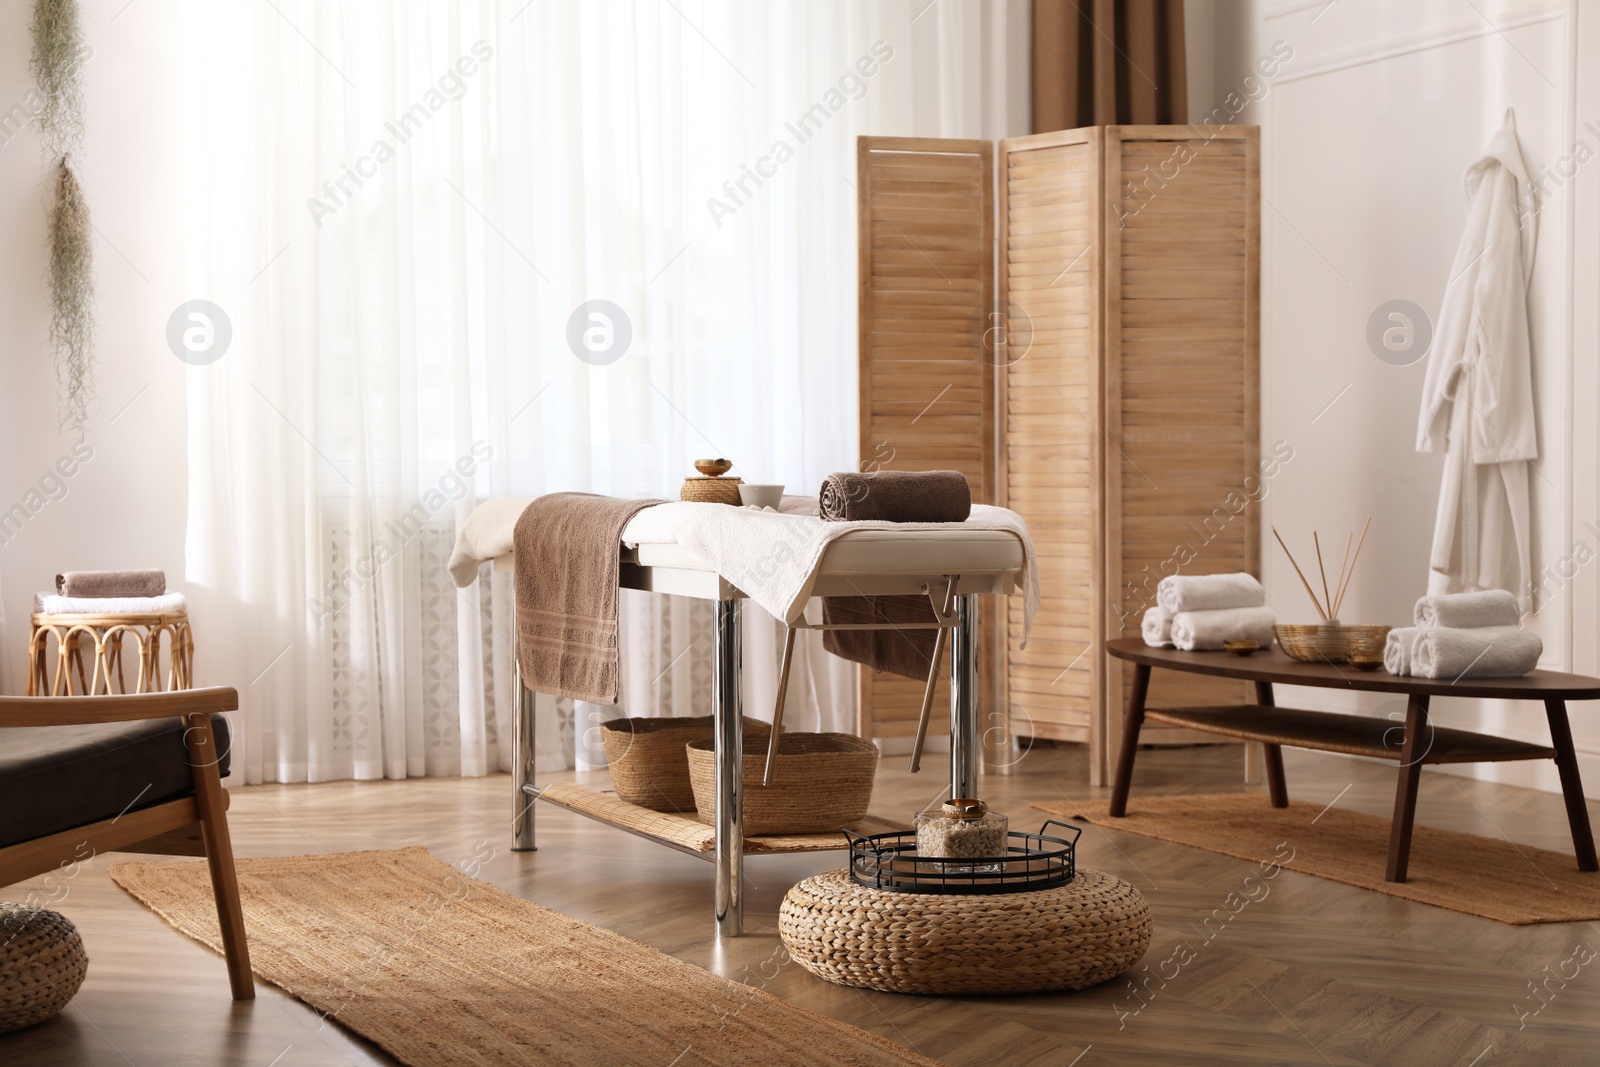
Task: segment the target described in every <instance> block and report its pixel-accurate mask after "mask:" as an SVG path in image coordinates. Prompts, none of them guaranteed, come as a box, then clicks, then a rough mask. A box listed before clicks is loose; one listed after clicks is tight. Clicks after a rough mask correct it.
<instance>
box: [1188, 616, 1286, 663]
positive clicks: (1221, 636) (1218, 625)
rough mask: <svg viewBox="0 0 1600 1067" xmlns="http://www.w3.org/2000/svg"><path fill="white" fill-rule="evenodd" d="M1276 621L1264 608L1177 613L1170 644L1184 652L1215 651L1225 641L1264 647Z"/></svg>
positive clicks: (1269, 639) (1267, 643)
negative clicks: (1243, 642)
mask: <svg viewBox="0 0 1600 1067" xmlns="http://www.w3.org/2000/svg"><path fill="white" fill-rule="evenodd" d="M1277 621H1278V616H1277V613H1276V612H1274V611H1273V610H1272V609H1271V608H1267V607H1259V608H1223V609H1219V610H1217V611H1184V612H1179V613H1178V614H1177V615H1174V616H1173V617H1172V643H1173V644H1175V645H1177V646H1178V647H1179V648H1181V649H1183V650H1184V651H1186V652H1194V651H1199V650H1205V649H1218V648H1221V647H1222V646H1223V642H1225V641H1255V642H1256V643H1257V644H1259V645H1260V646H1261V647H1262V648H1266V647H1267V646H1268V645H1270V644H1272V625H1273V623H1275V622H1277Z"/></svg>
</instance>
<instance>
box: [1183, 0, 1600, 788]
mask: <svg viewBox="0 0 1600 1067" xmlns="http://www.w3.org/2000/svg"><path fill="white" fill-rule="evenodd" d="M1579 7H1580V5H1578V4H1577V3H1575V2H1572V0H1515V2H1514V0H1501V2H1493V3H1490V2H1484V0H1478V2H1477V3H1476V5H1475V6H1474V4H1472V3H1468V2H1466V0H1415V2H1408V3H1405V4H1396V3H1392V2H1389V0H1336V2H1334V3H1331V4H1330V3H1328V2H1327V0H1251V2H1249V3H1237V4H1235V3H1226V2H1210V0H1191V2H1190V10H1191V12H1192V13H1193V14H1195V15H1198V16H1199V17H1198V18H1195V19H1193V22H1194V24H1195V25H1196V26H1197V28H1198V29H1199V30H1200V31H1201V36H1200V37H1199V38H1198V39H1197V40H1194V41H1192V42H1191V52H1192V53H1193V52H1195V51H1199V52H1200V53H1202V56H1203V60H1202V62H1201V63H1200V64H1198V65H1197V70H1196V77H1195V78H1194V79H1191V84H1192V85H1196V87H1197V88H1198V89H1199V90H1200V91H1199V92H1197V94H1196V95H1197V99H1195V100H1194V101H1192V106H1191V110H1192V111H1193V113H1194V114H1195V115H1196V116H1199V115H1202V114H1204V113H1205V112H1207V111H1209V110H1210V108H1211V107H1212V106H1214V104H1215V103H1217V102H1220V101H1221V99H1222V96H1223V95H1224V94H1225V93H1227V92H1228V91H1230V90H1232V89H1234V88H1236V87H1237V86H1238V84H1239V83H1240V82H1241V81H1242V78H1243V76H1244V75H1245V74H1246V73H1247V72H1248V65H1249V64H1250V63H1251V62H1253V61H1254V59H1255V57H1257V56H1259V55H1261V54H1263V53H1264V52H1265V51H1266V50H1267V49H1269V48H1270V47H1271V46H1272V45H1273V44H1274V43H1275V42H1277V41H1284V42H1287V43H1288V44H1289V45H1290V46H1291V47H1292V48H1293V49H1294V58H1293V60H1292V61H1290V62H1289V63H1287V64H1285V65H1284V69H1283V71H1282V73H1281V74H1280V75H1279V76H1278V77H1277V78H1276V79H1275V80H1274V82H1273V84H1272V85H1271V87H1270V89H1269V90H1268V92H1267V93H1266V95H1265V97H1264V98H1262V99H1261V100H1260V102H1259V103H1257V104H1255V105H1253V106H1252V107H1251V108H1249V109H1248V110H1247V111H1246V112H1245V113H1244V114H1243V115H1242V116H1241V121H1253V122H1259V123H1260V124H1261V126H1262V127H1263V133H1262V223H1263V227H1262V228H1263V244H1262V265H1263V270H1262V308H1263V322H1262V358H1263V382H1262V385H1263V388H1262V403H1263V409H1264V410H1263V420H1262V422H1263V436H1264V438H1265V440H1266V442H1267V443H1271V442H1272V441H1275V440H1278V439H1282V440H1286V441H1289V442H1290V443H1291V444H1293V445H1294V447H1295V450H1296V458H1295V460H1294V461H1293V463H1292V464H1290V465H1289V467H1288V468H1286V473H1285V474H1284V476H1283V477H1281V478H1280V479H1278V482H1277V483H1276V484H1275V486H1274V490H1273V493H1272V495H1271V496H1270V497H1269V498H1268V500H1267V501H1266V505H1265V513H1264V516H1263V517H1264V519H1265V520H1266V523H1270V524H1275V525H1277V527H1278V528H1279V530H1280V531H1281V532H1282V533H1283V534H1284V536H1285V537H1286V538H1288V539H1290V540H1291V545H1292V546H1299V545H1304V546H1306V547H1307V548H1309V544H1310V539H1311V531H1312V530H1314V529H1315V530H1320V531H1322V532H1323V534H1324V537H1325V538H1326V536H1327V535H1329V534H1335V535H1336V536H1337V541H1338V543H1339V545H1340V546H1341V547H1342V544H1343V539H1344V532H1345V531H1346V530H1348V529H1350V528H1352V527H1355V528H1358V529H1359V527H1360V525H1361V524H1362V523H1363V522H1364V521H1365V519H1366V517H1367V516H1368V515H1371V516H1372V533H1371V535H1370V537H1369V541H1368V544H1367V548H1366V551H1365V553H1364V554H1363V556H1362V560H1361V566H1360V569H1359V571H1358V572H1357V574H1356V576H1355V580H1354V582H1353V584H1352V586H1351V592H1350V594H1349V597H1348V599H1347V601H1346V606H1345V608H1344V609H1343V610H1342V611H1341V616H1342V618H1343V620H1344V621H1346V622H1387V623H1400V622H1403V621H1406V620H1407V619H1409V617H1410V611H1411V604H1412V602H1413V601H1414V600H1415V598H1416V597H1417V596H1419V595H1420V594H1421V593H1422V592H1424V591H1425V587H1426V581H1427V563H1428V550H1429V546H1430V543H1431V537H1432V528H1433V519H1434V505H1435V502H1436V500H1437V498H1438V486H1439V477H1440V472H1441V466H1442V459H1441V457H1439V456H1437V455H1419V454H1418V453H1416V452H1415V451H1414V450H1413V442H1414V439H1415V433H1416V421H1417V409H1418V404H1419V401H1420V396H1421V387H1422V380H1423V372H1424V368H1425V363H1424V362H1418V363H1416V364H1415V365H1412V366H1407V367H1396V366H1392V365H1389V364H1387V363H1384V362H1382V361H1380V360H1379V359H1377V358H1376V357H1375V356H1374V355H1373V353H1372V352H1371V351H1370V350H1369V348H1368V345H1367V342H1366V340H1365V332H1366V326H1367V320H1368V317H1369V316H1370V315H1371V313H1372V312H1373V310H1374V309H1375V308H1376V307H1377V306H1378V305H1379V304H1382V303H1384V302H1385V301H1388V300H1392V299H1406V300H1411V301H1414V302H1415V303H1416V304H1418V305H1420V306H1421V307H1422V308H1424V309H1425V310H1426V311H1427V312H1428V313H1429V314H1430V315H1436V314H1437V311H1438V308H1439V304H1440V300H1441V297H1442V294H1443V291H1444V286H1445V283H1446V281H1447V280H1448V274H1449V268H1450V263H1451V259H1452V257H1453V255H1454V253H1455V249H1456V245H1457V243H1458V241H1459V240H1460V236H1461V231H1462V228H1463V225H1464V222H1465V214H1466V204H1465V200H1464V196H1463V193H1462V186H1461V175H1462V172H1463V170H1464V169H1465V168H1466V167H1467V165H1468V164H1470V163H1471V162H1473V161H1474V160H1476V159H1477V158H1478V157H1479V156H1480V155H1481V154H1482V150H1483V148H1484V146H1485V145H1486V144H1487V143H1488V141H1489V139H1490V137H1491V135H1492V134H1493V133H1494V132H1495V131H1496V130H1497V129H1498V127H1499V126H1500V123H1501V121H1502V118H1503V116H1504V113H1505V110H1506V108H1507V107H1511V108H1514V109H1515V111H1516V119H1517V129H1518V133H1519V136H1520V138H1521V142H1522V150H1523V155H1524V158H1525V159H1526V161H1527V163H1528V166H1529V168H1530V171H1531V172H1532V173H1533V175H1534V178H1535V180H1536V181H1537V180H1538V178H1539V177H1540V176H1541V174H1542V173H1543V170H1544V167H1545V166H1546V165H1550V166H1552V167H1557V166H1559V162H1560V160H1561V159H1562V157H1563V156H1566V155H1568V154H1569V153H1570V152H1571V151H1572V149H1573V146H1574V144H1575V142H1576V141H1578V140H1580V139H1582V140H1586V141H1587V142H1588V146H1589V147H1590V148H1591V149H1594V150H1595V151H1596V152H1600V133H1596V132H1592V131H1589V130H1586V129H1585V128H1584V123H1585V122H1587V121H1590V120H1595V122H1596V129H1597V130H1600V92H1597V81H1600V80H1597V79H1596V77H1595V75H1596V73H1597V68H1600V48H1597V45H1600V35H1597V33H1596V26H1595V23H1596V22H1597V20H1600V10H1596V9H1594V8H1589V9H1587V10H1584V11H1583V12H1582V13H1581V14H1582V17H1581V18H1580V10H1579ZM1208 31H1209V34H1210V35H1211V36H1210V39H1209V40H1207V38H1206V34H1207V33H1208ZM1580 56H1581V57H1582V58H1583V60H1584V62H1585V63H1586V64H1587V66H1588V68H1589V69H1587V70H1585V69H1583V64H1580V63H1579V58H1580ZM1196 83H1198V84H1196ZM1207 91H1209V95H1210V97H1211V98H1210V99H1206V98H1205V94H1206V93H1207ZM1557 184H1558V183H1556V182H1552V183H1551V184H1550V185H1549V186H1548V188H1549V189H1550V191H1551V193H1552V195H1551V196H1550V198H1549V199H1548V200H1547V202H1546V203H1545V206H1544V208H1543V209H1542V211H1541V214H1540V220H1539V227H1540V229H1539V245H1538V253H1537V258H1536V261H1535V267H1534V274H1533V283H1532V289H1531V292H1530V295H1529V312H1530V318H1531V322H1532V329H1533V335H1534V345H1535V350H1536V356H1535V361H1536V367H1535V375H1534V377H1535V390H1536V393H1537V404H1538V414H1539V419H1540V449H1541V454H1540V459H1539V462H1538V464H1537V473H1536V474H1535V476H1534V478H1533V508H1534V549H1533V554H1534V570H1535V571H1536V572H1538V571H1540V570H1542V569H1543V568H1544V567H1546V566H1547V565H1559V561H1561V560H1563V559H1565V558H1567V557H1569V556H1571V555H1572V553H1573V549H1574V547H1575V546H1576V545H1577V544H1579V543H1580V542H1586V543H1587V547H1588V548H1592V549H1594V550H1596V552H1597V553H1600V537H1597V535H1596V534H1595V533H1592V532H1588V530H1587V529H1586V526H1585V524H1587V523H1591V522H1595V519H1596V514H1597V511H1596V504H1597V494H1596V487H1595V471H1596V464H1595V458H1596V451H1597V445H1596V435H1595V431H1594V425H1593V424H1594V417H1593V412H1594V410H1595V404H1596V401H1597V399H1600V396H1597V381H1600V378H1597V370H1596V367H1597V364H1600V360H1597V355H1596V344H1597V337H1600V330H1597V324H1596V310H1595V299H1594V297H1595V293H1596V288H1597V286H1600V265H1597V254H1596V245H1597V244H1600V218H1597V216H1600V212H1597V210H1596V208H1597V204H1600V195H1597V191H1600V162H1590V163H1589V164H1587V165H1586V166H1584V167H1581V168H1579V169H1578V171H1577V173H1576V175H1575V176H1574V177H1570V178H1568V179H1566V180H1564V181H1562V182H1561V183H1559V188H1557ZM1596 528H1597V529H1600V523H1596ZM1296 554H1297V557H1298V558H1300V559H1301V561H1302V564H1303V563H1304V560H1305V555H1303V554H1301V553H1300V551H1299V550H1298V548H1297V551H1296ZM1336 554H1337V553H1336ZM1263 558H1264V560H1265V570H1266V581H1267V586H1268V590H1269V593H1270V595H1271V597H1272V599H1273V601H1274V603H1275V604H1277V605H1278V606H1279V607H1280V609H1281V610H1282V611H1284V612H1285V614H1286V615H1288V616H1289V617H1291V618H1293V619H1297V620H1303V621H1312V620H1313V619H1314V618H1315V615H1314V611H1313V609H1312V607H1311V605H1310V604H1309V603H1308V602H1307V598H1306V596H1305V593H1304V591H1303V590H1302V588H1301V586H1300V583H1299V580H1298V579H1297V578H1296V577H1295V575H1294V573H1293V571H1292V569H1291V568H1290V566H1289V564H1288V563H1287V561H1286V560H1285V559H1284V557H1283V554H1282V552H1281V551H1280V550H1279V549H1278V548H1277V546H1276V544H1275V543H1273V542H1272V541H1271V540H1270V538H1269V539H1268V541H1267V544H1266V545H1265V546H1264V554H1263ZM1597 605H1600V565H1597V564H1590V565H1589V566H1587V567H1585V568H1582V569H1580V570H1579V572H1578V574H1577V576H1576V580H1575V581H1573V582H1571V583H1569V584H1566V585H1565V586H1564V587H1563V588H1561V589H1560V591H1559V592H1558V593H1557V594H1556V595H1555V596H1554V597H1552V598H1551V599H1550V600H1549V601H1547V602H1546V603H1545V604H1543V605H1542V606H1541V609H1540V611H1539V613H1538V614H1537V616H1535V617H1534V618H1533V619H1532V620H1531V621H1530V623H1529V625H1530V627H1532V628H1533V629H1535V630H1537V631H1538V632H1539V633H1540V634H1541V635H1542V636H1543V637H1544V640H1545V644H1546V654H1545V657H1544V660H1543V666H1545V667H1547V668H1551V669H1556V670H1571V671H1578V672H1585V673H1596V672H1597V670H1600V644H1597V637H1596V618H1597V615H1600V611H1597ZM1293 699H1295V700H1296V702H1298V703H1303V704H1306V705H1308V706H1321V707H1330V708H1337V709H1339V710H1353V709H1357V708H1359V709H1361V710H1365V711H1368V712H1370V713H1373V714H1378V715H1388V714H1391V713H1394V712H1398V711H1401V710H1403V706H1404V705H1403V702H1399V701H1396V700H1386V699H1381V698H1368V699H1357V698H1344V697H1342V696H1340V695H1338V694H1329V693H1325V692H1322V693H1304V692H1301V693H1295V694H1293ZM1435 709H1436V712H1437V714H1436V716H1435V718H1436V719H1437V721H1439V722H1441V723H1443V724H1447V725H1459V726H1465V727H1467V728H1475V729H1481V730H1487V731H1490V732H1496V733H1499V732H1503V733H1505V734H1507V735H1510V736H1515V737H1520V738H1524V739H1526V740H1531V741H1538V742H1544V741H1546V740H1547V739H1548V732H1547V729H1546V726H1545V721H1544V715H1543V713H1542V709H1540V708H1539V707H1538V706H1537V705H1513V706H1490V705H1488V704H1486V703H1484V702H1478V701H1464V700H1443V701H1437V702H1435ZM1597 711H1600V708H1593V707H1588V706H1584V705H1577V706H1575V708H1574V709H1573V719H1574V732H1575V734H1576V736H1577V739H1578V745H1579V748H1580V751H1581V752H1582V753H1583V756H1584V772H1585V777H1586V786H1587V788H1588V791H1589V793H1590V795H1591V796H1600V719H1596V718H1595V717H1594V716H1595V714H1596V712H1597ZM1462 771H1463V773H1472V774H1477V775H1479V776H1481V777H1486V778H1495V779H1498V780H1505V781H1515V782H1520V783H1523V784H1530V785H1537V786H1538V787H1540V788H1545V789H1555V788H1558V783H1557V781H1556V777H1555V772H1554V767H1553V766H1552V765H1550V764H1548V763H1544V762H1539V763H1520V764H1498V765H1482V766H1475V767H1468V768H1462Z"/></svg>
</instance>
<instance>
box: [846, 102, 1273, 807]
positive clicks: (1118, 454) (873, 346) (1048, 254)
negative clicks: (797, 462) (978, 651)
mask: <svg viewBox="0 0 1600 1067" xmlns="http://www.w3.org/2000/svg"><path fill="white" fill-rule="evenodd" d="M1258 145H1259V141H1258V131H1257V130H1256V129H1255V128H1253V127H1225V128H1212V127H1188V126H1121V127H1119V126H1108V127H1101V128H1088V129H1082V130H1067V131H1062V132H1058V133H1046V134H1035V135H1032V136H1028V137H1018V138H1012V139H1009V140H1006V141H1002V142H1001V143H1000V153H999V160H1000V174H999V203H1000V212H999V225H998V231H999V232H998V248H999V256H998V258H999V267H998V271H999V277H998V286H997V287H996V291H997V293H998V304H996V303H995V302H994V300H993V299H992V298H991V295H990V293H989V290H988V288H987V287H986V279H987V278H989V277H990V275H989V273H988V272H989V270H990V266H989V262H990V261H989V259H988V255H987V253H986V251H985V249H986V247H987V246H986V241H987V240H989V237H988V236H986V235H988V234H989V232H990V231H989V228H988V227H989V219H990V217H991V211H992V208H991V206H990V204H991V201H990V200H989V194H988V189H989V184H988V183H989V181H990V180H991V179H990V177H989V167H990V154H989V146H988V144H987V143H986V142H974V141H942V140H914V141H913V140H894V139H886V138H863V139H862V141H861V146H860V159H859V162H860V181H861V192H862V198H861V202H860V204H859V205H858V206H859V208H860V215H861V394H860V395H861V427H862V438H861V444H862V448H861V455H862V459H863V462H864V463H866V464H867V465H869V466H870V465H871V464H872V463H874V462H882V464H883V465H884V466H892V467H896V468H900V469H916V468H919V467H921V468H927V467H935V466H956V467H959V468H960V469H962V470H965V471H967V473H968V476H969V477H971V478H973V484H974V490H975V492H978V493H981V494H983V495H984V497H985V498H987V496H988V494H989V493H990V492H991V491H992V493H993V496H994V499H995V500H996V502H998V503H1001V504H1005V505H1006V506H1008V507H1011V508H1013V509H1014V510H1016V511H1018V512H1019V513H1020V514H1022V516H1023V517H1024V518H1025V519H1027V521H1028V524H1029V527H1030V529H1031V530H1032V532H1033V536H1034V540H1035V543H1036V545H1037V547H1038V549H1039V555H1040V569H1041V578H1042V581H1043V591H1044V601H1043V604H1042V606H1041V608H1040V612H1039V615H1038V617H1037V618H1036V619H1035V622H1034V629H1033V636H1032V639H1031V640H1030V642H1029V646H1028V648H1027V649H1026V650H1022V649H1019V648H1018V647H1017V645H1018V640H1019V638H1020V629H1019V628H1020V625H1021V621H1022V619H1021V611H1022V605H1021V603H1020V601H1019V599H1018V598H1013V600H1012V602H1011V604H1010V605H1009V606H1008V617H1007V619H1006V620H1005V621H1006V626H1005V631H1006V632H1005V633H1004V634H1002V635H1001V639H1000V640H999V642H998V644H999V646H1000V648H1001V651H1000V660H999V663H998V665H997V666H998V670H996V671H993V672H991V676H995V675H998V676H1000V677H1001V679H1002V684H1001V689H1000V692H999V693H997V694H990V693H987V692H986V693H985V694H984V696H985V699H988V700H993V701H994V703H992V704H989V705H987V707H988V708H989V709H997V710H998V711H999V712H1000V713H1002V714H1005V715H1008V716H1009V718H1010V729H1011V731H1012V732H1014V733H1017V734H1024V735H1029V736H1033V737H1041V738H1054V739H1061V740H1071V741H1082V742H1086V743H1087V744H1089V746H1090V751H1091V760H1090V768H1091V771H1090V773H1091V780H1093V781H1096V782H1099V781H1101V780H1103V778H1104V777H1105V775H1106V772H1107V766H1108V754H1109V753H1110V752H1111V751H1112V750H1113V747H1114V745H1115V744H1116V742H1117V739H1118V734H1119V727H1120V720H1121V714H1120V712H1121V706H1122V702H1123V699H1124V690H1125V686H1126V675H1127V669H1126V668H1124V667H1123V665H1122V664H1120V663H1116V662H1113V661H1110V660H1109V659H1108V657H1107V656H1106V655H1105V653H1104V642H1105V641H1106V640H1107V639H1108V638H1109V637H1114V636H1124V635H1127V636H1135V635H1137V634H1138V632H1139V621H1140V618H1141V616H1142V615H1143V611H1144V609H1145V608H1146V607H1148V606H1150V605H1151V604H1153V603H1154V596H1155V585H1156V583H1157V582H1158V581H1159V580H1160V578H1162V577H1164V576H1165V575H1166V574H1170V573H1174V572H1176V571H1177V570H1179V569H1181V570H1182V571H1184V572H1185V573H1207V572H1218V571H1229V570H1246V571H1252V572H1258V571H1259V559H1258V546H1259V543H1260V528H1259V511H1258V507H1257V504H1258V500H1259V494H1260V481H1259V471H1258V462H1257V461H1258V453H1259V433H1260V421H1259V395H1258V393H1259V389H1258V351H1259V328H1258V322H1259V289H1260V278H1259V271H1260V267H1259V245H1260V201H1259V193H1258V190H1257V185H1258V182H1259V148H1258ZM880 201H881V202H880ZM985 322H986V323H987V326H988V327H989V332H988V333H987V334H984V333H983V332H982V326H981V325H980V324H982V323H985ZM996 341H998V342H1000V343H999V344H998V345H996V344H994V342H996ZM991 368H992V376H993V379H994V381H993V383H992V384H991V381H990V380H987V379H986V377H985V376H986V375H987V374H989V373H990V372H991ZM947 387H948V388H947ZM991 389H993V390H994V391H993V392H992V393H991V392H989V390H991ZM991 397H992V398H993V401H992V402H993V404H994V407H993V408H991V407H990V404H991V399H990V398H991ZM936 398H937V399H936ZM950 400H954V401H955V403H953V404H951V405H950V406H949V407H946V408H945V409H944V411H943V412H942V413H941V414H942V415H943V419H944V421H941V422H938V423H933V424H927V420H928V419H930V418H932V417H933V416H934V413H935V412H936V411H938V410H939V408H940V407H941V406H943V405H944V404H945V403H946V401H950ZM930 401H936V402H935V403H933V405H932V406H931V407H928V406H927V405H928V404H929V402H930ZM991 410H993V411H994V416H995V422H998V427H997V428H995V429H993V430H991V427H993V426H994V423H993V422H991V420H990V417H989V412H990V411H991ZM919 416H920V417H919ZM935 427H937V429H935ZM929 431H933V432H929ZM995 464H997V467H996V466H995ZM980 487H981V488H980ZM1241 504H1242V505H1243V506H1241ZM863 673H864V674H867V672H863ZM915 689H916V686H915V685H913V684H910V683H906V684H904V685H902V684H901V683H899V682H898V681H897V680H887V681H886V680H884V679H882V678H881V677H880V678H876V679H874V678H872V677H870V676H869V677H867V678H865V679H864V681H863V700H862V707H863V726H864V727H870V728H871V731H872V732H876V733H877V734H879V735H880V736H881V735H889V734H894V733H903V732H906V731H907V730H908V729H909V720H910V719H911V717H912V716H913V715H914V714H915V710H916V697H915ZM1243 699H1245V695H1244V694H1243V693H1242V692H1241V691H1240V689H1239V686H1238V684H1237V683H1225V682H1219V681H1214V680H1210V679H1205V678H1199V677H1193V676H1176V675H1174V676H1171V677H1162V676H1160V675H1158V676H1157V677H1156V678H1155V679H1154V682H1153V685H1152V690H1151V702H1152V704H1153V705H1160V704H1168V705H1174V704H1186V705H1194V704H1210V703H1235V702H1239V701H1241V700H1243ZM992 713H993V711H992V710H989V711H986V712H985V714H986V716H987V715H991V714H992ZM986 723H987V724H989V725H991V726H992V725H993V720H992V719H986ZM869 735H870V734H869ZM1145 736H1146V738H1147V739H1148V740H1150V741H1153V742H1159V741H1161V740H1163V739H1164V738H1165V739H1167V740H1182V739H1183V735H1182V734H1181V733H1180V732H1176V731H1171V730H1162V729H1157V728H1149V729H1147V733H1146V735H1145Z"/></svg>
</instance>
